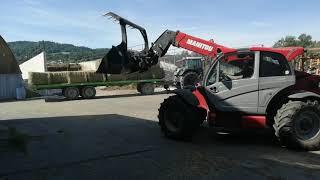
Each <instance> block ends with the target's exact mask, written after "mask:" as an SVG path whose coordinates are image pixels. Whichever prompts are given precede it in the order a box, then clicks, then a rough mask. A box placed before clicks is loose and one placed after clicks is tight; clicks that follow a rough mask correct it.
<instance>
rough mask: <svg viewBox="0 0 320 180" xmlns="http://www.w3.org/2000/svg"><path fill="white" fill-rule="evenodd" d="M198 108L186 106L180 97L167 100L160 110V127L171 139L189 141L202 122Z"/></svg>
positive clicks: (175, 96) (171, 97)
mask: <svg viewBox="0 0 320 180" xmlns="http://www.w3.org/2000/svg"><path fill="white" fill-rule="evenodd" d="M200 117H201V116H200V113H198V112H197V109H196V108H193V107H191V106H189V105H188V104H186V103H185V102H184V101H183V100H182V99H181V98H180V97H179V96H177V95H174V96H170V97H169V98H167V99H165V100H164V102H163V103H161V106H160V109H159V115H158V118H159V125H160V127H161V131H162V132H163V133H164V135H165V136H166V137H168V138H171V139H177V140H187V139H190V138H191V137H192V135H193V134H194V132H195V131H196V130H197V128H198V127H199V126H200V124H201V122H202V120H201V118H200Z"/></svg>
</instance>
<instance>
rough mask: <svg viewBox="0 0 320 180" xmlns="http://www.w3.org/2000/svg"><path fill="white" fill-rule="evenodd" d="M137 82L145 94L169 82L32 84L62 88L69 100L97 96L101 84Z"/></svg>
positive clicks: (118, 82)
mask: <svg viewBox="0 0 320 180" xmlns="http://www.w3.org/2000/svg"><path fill="white" fill-rule="evenodd" d="M129 84H136V85H137V91H138V92H140V93H141V94H143V95H150V94H153V93H154V89H155V85H163V87H164V88H165V89H167V88H168V84H167V83H166V81H165V80H164V79H144V80H123V81H106V82H84V83H63V84H50V85H30V86H31V88H32V89H34V90H50V89H62V94H63V96H64V97H66V98H67V99H69V100H75V99H78V98H79V96H81V97H82V98H84V99H92V98H94V97H95V96H96V89H95V87H99V86H123V85H129Z"/></svg>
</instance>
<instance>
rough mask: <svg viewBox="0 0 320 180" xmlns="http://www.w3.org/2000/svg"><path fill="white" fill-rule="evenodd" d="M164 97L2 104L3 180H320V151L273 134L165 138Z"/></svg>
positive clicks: (0, 172)
mask: <svg viewBox="0 0 320 180" xmlns="http://www.w3.org/2000/svg"><path fill="white" fill-rule="evenodd" d="M167 96H168V95H167V94H160V95H152V96H137V95H135V94H132V95H124V94H122V95H113V96H109V97H102V98H99V99H93V100H79V101H62V102H45V101H44V100H31V101H20V102H7V103H0V119H1V121H0V180H2V179H9V180H12V179H53V180H56V179H84V180H87V179H200V178H201V179H215V178H216V179H320V155H319V152H294V151H289V150H287V149H285V148H282V147H280V146H279V145H278V144H277V141H275V140H274V139H273V138H272V135H270V134H268V133H237V134H235V135H217V134H216V133H214V131H212V129H211V130H210V129H207V128H202V129H201V132H199V133H198V134H197V135H196V136H195V137H194V138H193V140H192V142H176V141H172V140H168V139H165V138H164V137H163V136H162V135H161V134H160V130H159V127H158V124H157V119H156V116H157V109H158V107H159V103H160V102H162V101H163V99H164V98H166V97H167ZM8 127H9V128H10V131H9V132H10V133H8V131H7V130H6V129H7V128H8ZM8 138H9V139H10V140H9V141H8Z"/></svg>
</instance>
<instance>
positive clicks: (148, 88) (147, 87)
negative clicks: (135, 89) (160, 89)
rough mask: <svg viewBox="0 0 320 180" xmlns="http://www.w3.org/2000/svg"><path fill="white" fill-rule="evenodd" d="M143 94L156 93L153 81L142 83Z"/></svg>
mask: <svg viewBox="0 0 320 180" xmlns="http://www.w3.org/2000/svg"><path fill="white" fill-rule="evenodd" d="M140 93H141V94H143V95H150V94H153V93H154V85H153V84H152V83H144V84H142V85H141V91H140Z"/></svg>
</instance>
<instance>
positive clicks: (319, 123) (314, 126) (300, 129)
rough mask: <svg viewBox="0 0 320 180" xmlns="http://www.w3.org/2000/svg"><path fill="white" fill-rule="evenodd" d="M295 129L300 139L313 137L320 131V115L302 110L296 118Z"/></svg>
mask: <svg viewBox="0 0 320 180" xmlns="http://www.w3.org/2000/svg"><path fill="white" fill-rule="evenodd" d="M294 129H295V132H296V134H297V136H298V138H299V139H302V140H310V139H313V138H315V137H316V136H318V135H319V133H320V116H319V115H318V114H317V113H315V112H311V111H305V112H302V113H300V114H299V115H298V117H297V118H296V119H295V123H294Z"/></svg>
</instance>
